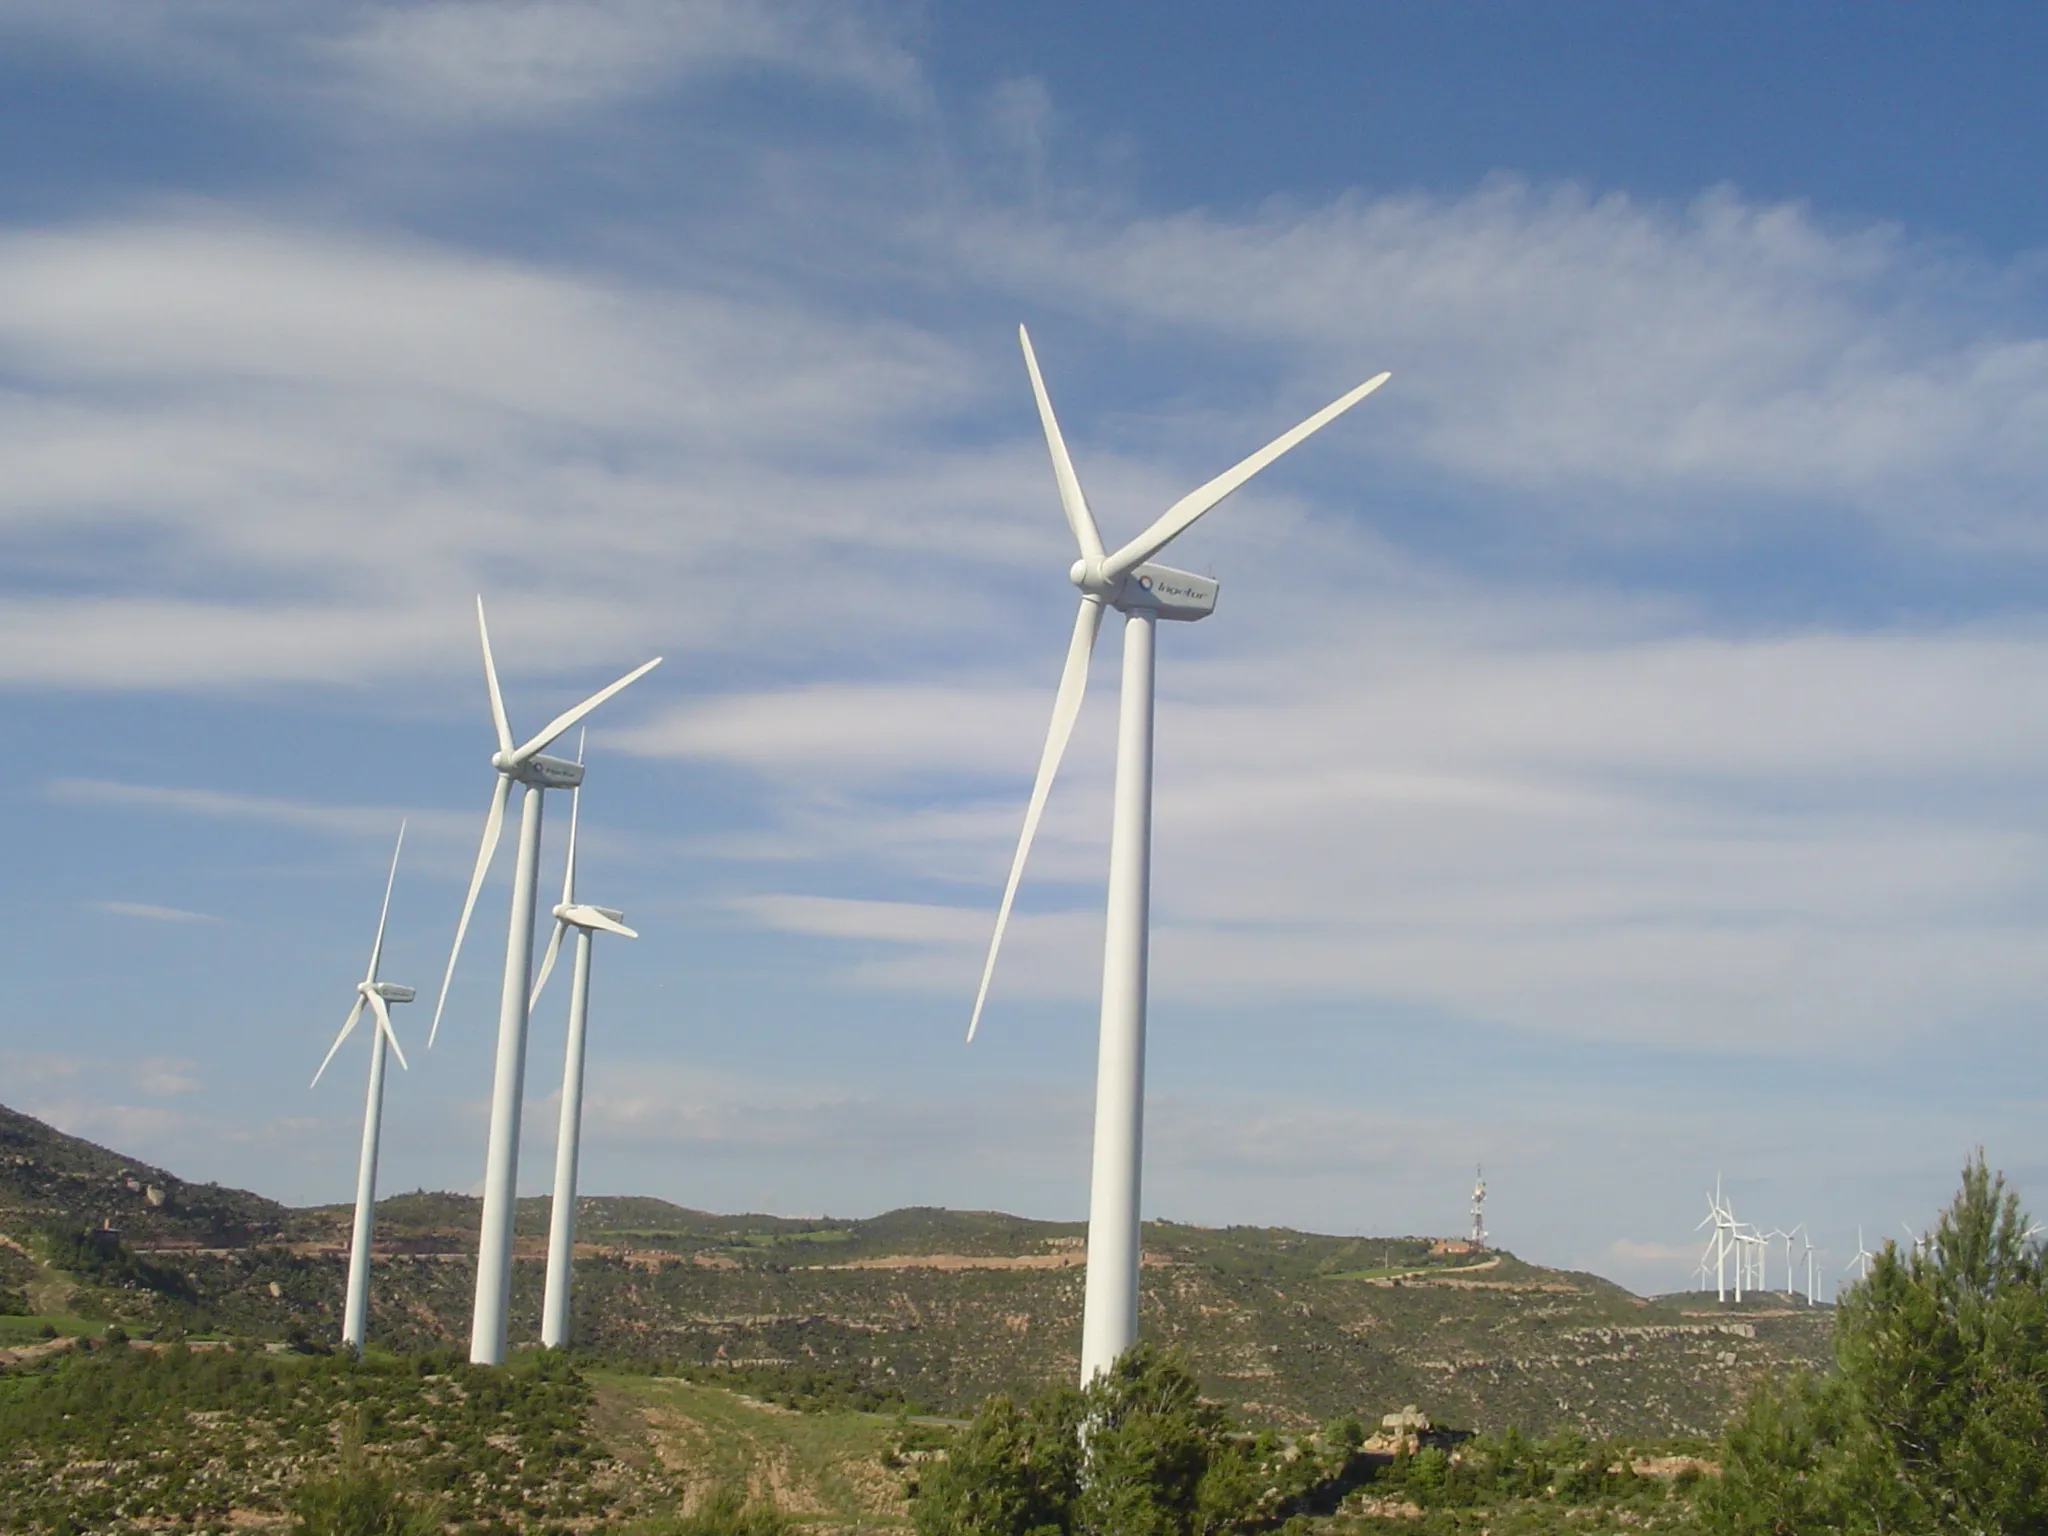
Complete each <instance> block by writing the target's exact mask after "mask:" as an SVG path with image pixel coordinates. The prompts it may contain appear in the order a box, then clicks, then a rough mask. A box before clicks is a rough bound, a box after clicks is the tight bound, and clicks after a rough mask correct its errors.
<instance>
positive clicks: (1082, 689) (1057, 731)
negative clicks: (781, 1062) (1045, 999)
mask: <svg viewBox="0 0 2048 1536" xmlns="http://www.w3.org/2000/svg"><path fill="white" fill-rule="evenodd" d="M1101 628H1102V603H1101V601H1100V600H1099V599H1097V598H1093V597H1084V598H1082V599H1081V611H1080V612H1079V613H1077V614H1076V615H1075V616H1074V638H1073V639H1072V640H1070V641H1069V642H1068V643H1067V664H1066V666H1065V667H1064V668H1062V669H1061V672H1060V688H1059V692H1058V693H1057V694H1055V695H1054V696H1053V701H1052V724H1051V726H1050V727H1048V728H1047V730H1046V733H1045V750H1044V751H1043V752H1042V753H1040V754H1039V758H1038V777H1037V779H1036V780H1034V781H1033V782H1032V785H1031V801H1030V803H1029V804H1028V805H1026V806H1025V808H1024V831H1023V833H1022V834H1021V835H1020V836H1019V837H1018V839H1017V853H1016V856H1015V857H1014V858H1012V859H1011V860H1010V878H1009V881H1008V883H1007V884H1005V885H1004V886H1003V901H1002V905H1001V906H999V907H998V908H997V909H996V931H995V933H994V934H993V935H992V936H991V937H990V939H989V941H988V959H987V961H986V962H984V963H983V965H982V968H981V987H980V989H979V990H978V991H976V992H975V994H974V1016H973V1017H972V1018H970V1019H969V1020H968V1021H967V1038H968V1040H969V1042H970V1043H971V1042H972V1041H973V1039H974V1032H975V1030H976V1029H978V1028H980V1026H981V1010H982V1007H983V1006H984V1005H985V1004H986V1003H987V1002H988V987H989V982H990V981H991V980H993V979H994V977H995V974H996V956H997V954H998V953H1000V952H1001V950H1002V947H1003V930H1004V929H1005V928H1006V927H1008V926H1009V922H1010V906H1011V904H1012V903H1013V902H1015V901H1016V899H1017V882H1018V881H1019V880H1021V879H1022V878H1023V877H1024V861H1025V859H1026V858H1028V857H1029V856H1030V854H1031V839H1032V838H1033V837H1034V836H1035V835H1036V834H1037V832H1038V818H1039V817H1040V816H1041V815H1042V814H1043V813H1044V811H1045V797H1046V796H1047V795H1048V794H1050V793H1051V792H1052V780H1053V775H1054V774H1056V773H1058V772H1059V769H1060V758H1061V757H1062V756H1064V755H1065V754H1066V750H1067V738H1068V737H1069V736H1072V735H1073V734H1074V720H1075V717H1076V716H1078V715H1079V714H1080V713H1081V699H1082V696H1083V695H1084V694H1086V693H1087V691H1088V659H1089V657H1090V656H1091V655H1092V654H1093V653H1094V650H1095V636H1096V632H1097V631H1099V630H1100V629H1101Z"/></svg>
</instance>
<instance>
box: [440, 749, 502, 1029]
mask: <svg viewBox="0 0 2048 1536" xmlns="http://www.w3.org/2000/svg"><path fill="white" fill-rule="evenodd" d="M511 794H512V781H511V780H510V779H508V778H506V777H505V775H504V774H502V773H501V774H499V775H498V782H497V785H496V786H495V787H494V788H493V789H492V790H491V808H490V810H489V812H488V813H487V814H486V815H485V816H484V840H483V844H482V846H480V847H479V848H478V849H477V852H476V869H475V870H474V871H473V872H472V873H471V874H470V877H469V894H468V895H467V896H465V897H463V899H462V920H461V921H460V922H458V923H457V924H456V925H455V945H454V947H453V948H452V949H450V950H449V951H448V969H447V970H445V971H443V972H442V973H441V996H440V998H439V999H438V1000H437V1001H436V1002H435V1004H434V1022H433V1024H432V1026H431V1027H430V1028H429V1029H428V1030H427V1049H428V1050H430V1051H431V1050H432V1049H433V1048H434V1037H435V1036H436V1035H438V1034H439V1033H440V1032H441V1010H442V1009H443V1008H446V1007H447V1006H448V984H449V983H450V982H452V981H454V980H455V962H456V961H457V960H459V959H460V958H461V957H462V936H463V935H464V934H466V933H468V932H469V915H470V914H471V913H472V912H474V911H476V893H477V892H478V891H480V890H482V889H483V885H484V876H485V875H486V874H487V873H489V872H490V868H491V855H492V854H494V853H496V852H497V851H498V833H499V832H500V831H501V830H502V829H503V828H504V825H505V802H506V800H507V799H509V798H510V797H511Z"/></svg>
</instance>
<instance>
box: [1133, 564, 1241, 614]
mask: <svg viewBox="0 0 2048 1536" xmlns="http://www.w3.org/2000/svg"><path fill="white" fill-rule="evenodd" d="M1216 590H1217V586H1216V581H1215V579H1214V578H1213V577H1209V576H1197V575H1196V574H1195V573H1194V572H1192V571H1176V570H1175V569H1174V568H1173V567H1172V566H1170V565H1153V564H1152V563H1151V562H1150V561H1147V562H1146V563H1145V564H1144V565H1141V566H1139V567H1138V568H1137V569H1136V570H1135V571H1133V572H1131V574H1130V575H1128V576H1126V577H1125V578H1124V582H1123V590H1122V591H1121V592H1119V593H1118V594H1117V596H1116V599H1115V603H1116V606H1117V608H1118V609H1120V610H1121V611H1122V612H1124V613H1133V612H1139V611H1145V612H1150V613H1153V614H1156V615H1157V616H1158V617H1160V618H1162V619H1180V620H1183V621H1185V622H1187V623H1193V622H1194V621H1195V620H1196V619H1206V618H1207V617H1209V615H1210V614H1212V613H1214V612H1215V611H1216Z"/></svg>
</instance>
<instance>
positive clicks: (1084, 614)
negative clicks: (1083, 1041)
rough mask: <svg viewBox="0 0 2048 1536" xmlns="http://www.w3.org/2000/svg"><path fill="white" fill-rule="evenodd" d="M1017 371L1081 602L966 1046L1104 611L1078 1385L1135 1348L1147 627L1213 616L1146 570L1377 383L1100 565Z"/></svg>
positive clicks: (1212, 594)
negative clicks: (1107, 705)
mask: <svg viewBox="0 0 2048 1536" xmlns="http://www.w3.org/2000/svg"><path fill="white" fill-rule="evenodd" d="M1017 337H1018V340H1019V341H1020V342H1021V343H1022V345H1023V348H1024V366H1025V368H1026V369H1027V370H1028V371H1029V373H1030V375H1031V390H1032V394H1033V395H1034V396H1035V397H1036V399H1037V402H1038V417H1039V422H1040V425H1041V426H1042V427H1043V428H1044V430H1045V441H1046V446H1047V448H1048V449H1049V450H1050V451H1051V453H1052V468H1053V478H1054V480H1055V481H1056V482H1057V483H1058V485H1059V495H1060V506H1061V507H1062V508H1063V509H1064V511H1065V512H1066V517H1067V526H1068V528H1069V529H1070V530H1071V531H1072V533H1073V535H1074V542H1075V544H1076V545H1077V546H1079V549H1080V558H1079V559H1078V560H1076V561H1075V562H1074V564H1073V567H1072V569H1071V570H1070V571H1069V572H1068V573H1067V574H1068V577H1069V579H1070V580H1072V582H1073V583H1074V585H1075V586H1077V587H1079V588H1080V589H1081V606H1080V611H1079V612H1078V613H1077V614H1076V615H1075V618H1074V633H1073V638H1072V639H1071V640H1070V641H1069V642H1068V645H1067V660H1066V665H1065V667H1064V668H1063V669H1062V670H1061V672H1060V685H1059V692H1058V693H1057V694H1056V695H1055V696H1054V699H1053V706H1052V724H1051V726H1050V728H1049V729H1048V730H1047V731H1046V736H1045V749H1044V751H1043V752H1042V753H1041V754H1040V756H1039V760H1038V775H1037V778H1036V779H1035V780H1034V781H1033V783H1032V786H1031V799H1030V802H1029V803H1028V805H1027V806H1026V808H1025V811H1024V829H1023V832H1022V834H1021V835H1020V836H1019V838H1018V839H1017V852H1016V856H1015V857H1014V858H1013V859H1012V860H1011V862H1010V876H1009V880H1008V882H1007V883H1006V884H1005V885H1004V887H1003V899H1002V904H1001V905H1000V907H998V908H997V911H996V925H995V932H994V934H993V935H992V936H991V938H990V939H989V946H988V960H987V962H986V964H984V965H983V967H982V972H981V986H980V989H979V990H978V991H977V992H976V993H975V997H974V1014H973V1017H972V1019H971V1020H970V1021H969V1023H968V1026H967V1038H968V1039H969V1040H970V1041H971V1040H973V1038H974V1031H975V1029H976V1028H977V1027H978V1026H979V1025H980V1023H981V1011H982V1007H983V1005H984V1004H985V1003H986V1002H987V1001H988V991H989V983H990V981H991V980H992V979H993V977H994V975H995V967H996V956H997V954H998V953H999V952H1000V950H1001V949H1002V943H1003V930H1004V928H1005V927H1006V926H1007V925H1008V923H1009V920H1010V907H1011V903H1012V902H1013V901H1014V900H1015V899H1016V895H1017V882H1018V881H1019V880H1020V879H1021V878H1022V877H1023V874H1024V861H1025V859H1026V857H1027V856H1028V855H1029V854H1030V852H1031V839H1032V836H1033V835H1034V834H1035V833H1036V832H1037V830H1038V820H1039V816H1040V815H1041V814H1042V813H1043V811H1044V809H1045V800H1046V796H1047V794H1048V793H1049V792H1050V791H1051V789H1052V781H1053V776H1054V774H1055V773H1057V772H1058V771H1059V765H1060V758H1061V757H1062V756H1063V755H1064V754H1065V752H1066V749H1067V738H1068V737H1069V736H1071V735H1072V734H1073V729H1074V720H1075V717H1076V716H1077V715H1078V714H1079V713H1080V711H1081V698H1082V695H1083V693H1084V692H1085V691H1086V689H1087V686H1088V661H1089V657H1090V656H1091V655H1092V654H1093V652H1094V649H1095V637H1096V634H1097V632H1098V631H1099V630H1100V629H1101V627H1102V617H1103V612H1104V610H1105V609H1109V608H1114V609H1116V610H1117V611H1118V612H1119V613H1121V614H1122V615H1123V616H1124V655H1123V681H1122V688H1121V690H1120V692H1119V696H1118V713H1117V754H1116V791H1115V802H1114V812H1113V819H1112V822H1111V828H1110V838H1109V901H1108V908H1109V911H1108V921H1107V924H1106V925H1105V930H1104V935H1103V953H1102V1024H1101V1035H1100V1043H1099V1047H1098V1055H1097V1061H1096V1074H1095V1150H1094V1171H1093V1175H1092V1177H1091V1180H1090V1190H1089V1199H1088V1280H1087V1293H1086V1301H1085V1303H1084V1307H1083V1315H1082V1324H1081V1382H1082V1384H1083V1385H1084V1386H1085V1385H1086V1384H1087V1383H1088V1382H1089V1381H1090V1380H1091V1379H1092V1378H1093V1377H1094V1376H1095V1375H1096V1374H1097V1373H1099V1372H1101V1371H1104V1370H1107V1369H1108V1367H1109V1366H1110V1364H1111V1363H1112V1362H1113V1361H1114V1360H1115V1359H1116V1357H1117V1356H1118V1355H1120V1354H1122V1353H1123V1351H1124V1350H1126V1349H1127V1348H1129V1347H1130V1345H1131V1344H1132V1343H1133V1342H1135V1340H1136V1339H1137V1336H1138V1260H1139V1247H1138V1187H1139V1178H1140V1164H1141V1154H1142V1148H1143V1142H1144V1113H1145V1102H1144V1101H1145V1000H1146V968H1147V963H1148V951H1149V948H1150V942H1149V932H1148V928H1149V923H1150V907H1151V882H1152V661H1153V642H1154V638H1155V635H1154V631H1155V627H1156V625H1157V622H1158V621H1159V620H1160V619H1176V620H1188V621H1192V620H1195V619H1201V618H1206V617H1207V616H1208V615H1209V614H1210V613H1212V612H1214V611H1215V607H1216V591H1217V586H1216V583H1215V582H1213V581H1211V580H1210V579H1208V578H1207V577H1205V576H1195V575H1191V574H1190V573H1188V572H1186V571H1177V570H1174V569H1172V568H1171V567H1168V566H1162V565H1152V564H1150V563H1149V562H1150V561H1151V559H1152V557H1153V556H1154V555H1156V554H1158V553H1159V552H1160V551H1161V550H1163V549H1164V548H1166V546H1167V545H1168V544H1170V543H1172V542H1173V540H1174V539H1175V538H1177V537H1178V536H1179V535H1180V534H1181V533H1182V532H1183V531H1185V530H1186V529H1187V527H1188V526H1189V525H1190V524H1191V523H1193V522H1194V521H1195V519H1197V518H1198V517H1200V516H1201V515H1202V514H1203V513H1205V512H1207V511H1208V510H1209V509H1210V508H1212V507H1214V506H1215V505H1216V504H1217V503H1218V502H1220V501H1222V500H1223V498H1224V497H1226V496H1228V495H1229V494H1230V493H1231V492H1232V491H1234V490H1236V489H1237V488H1238V487H1239V486H1241V485H1243V484H1244V483H1245V482H1246V481H1247V480H1249V479H1251V477H1252V476H1253V475H1255V474H1257V473H1258V472H1259V471H1260V470H1262V469H1264V468H1265V467H1266V466H1267V465H1268V464H1271V463H1272V462H1273V461H1274V460H1275V459H1277V458H1279V457H1280V456H1281V455H1282V454H1283V453H1285V452H1287V451H1288V450H1289V449H1290V448H1292V447H1294V446H1295V445H1296V444H1297V443H1299V442H1301V441H1302V440H1303V439H1305V438H1307V437H1308V436H1310V435H1311V434H1312V433H1314V432H1317V431H1319V430H1320V429H1322V428H1323V427H1324V426H1327V425H1328V424H1329V423H1330V422H1332V421H1334V420H1335V419H1336V418H1337V417H1338V416H1341V415H1342V414H1343V413H1344V412H1346V411H1348V410H1350V409H1351V407H1352V406H1354V405H1356V404H1358V402H1359V401H1361V400H1363V399H1364V398H1365V397H1366V396H1367V395H1369V394H1371V393H1372V392H1373V391H1374V390H1376V389H1378V388H1379V387H1380V385H1382V384H1384V383H1385V382H1386V381H1387V378H1388V377H1389V376H1388V375H1387V374H1384V373H1382V374H1379V375H1377V376H1376V377H1374V378H1371V379H1368V380H1366V381H1365V383H1363V384H1361V385H1359V386H1358V387H1357V388H1356V389H1354V390H1352V391H1351V392H1350V393H1349V394H1347V395H1344V396H1342V397H1340V398H1339V399H1337V400H1334V401H1332V402H1331V403H1330V404H1329V405H1326V406H1324V407H1323V409H1322V410H1320V411H1318V412H1316V414H1315V415H1313V416H1311V417H1309V418H1308V420H1306V421H1304V422H1302V423H1301V424H1300V425H1299V426H1297V427H1295V428H1294V429H1293V430H1292V431H1289V432H1287V433H1284V434H1283V435H1281V436H1280V437H1277V438H1275V439H1274V440H1273V441H1272V442H1270V443H1268V444H1267V445H1266V446H1265V447H1263V448H1261V449H1260V450H1259V451H1258V452H1257V453H1254V454H1253V455H1251V457H1249V458H1247V459H1244V460H1241V461H1240V462H1239V463H1237V464H1235V465H1233V466H1232V467H1231V468H1229V469H1227V470H1225V471H1224V472H1223V473H1222V474H1220V475H1218V476H1217V477H1216V478H1215V479H1213V480H1211V481H1209V482H1208V483H1207V484H1206V485H1203V486H1201V487H1200V488H1199V489H1197V490H1194V491H1191V492H1189V493H1188V494H1187V495H1186V496H1183V497H1182V498H1181V499H1180V500H1179V501H1177V502H1175V503H1174V504H1173V505H1172V506H1171V507H1169V508H1167V509H1166V511H1165V513H1164V514H1162V515H1161V516H1160V517H1159V519H1158V520H1157V521H1156V522H1154V523H1153V524H1152V525H1151V527H1149V528H1147V529H1146V530H1145V531H1144V532H1143V533H1141V534H1139V535H1138V536H1137V537H1136V538H1135V539H1132V540H1131V541H1130V542H1129V543H1128V544H1125V545H1124V546H1123V547H1122V548H1120V549H1117V550H1115V551H1114V552H1108V551H1105V549H1104V548H1103V544H1102V535H1101V534H1100V532H1098V530H1097V528H1096V525H1095V516H1094V514H1093V513H1092V512H1091V511H1090V510H1089V508H1088V501H1087V498H1086V497H1085V496H1084V495H1083V494H1082V491H1081V482H1080V479H1079V478H1078V477H1077V476H1076V475H1075V473H1074V465H1073V461H1072V459H1070V458H1069V457H1068V455H1067V445H1066V442H1065V440H1064V439H1063V438H1062V437H1061V436H1060V429H1059V423H1058V421H1057V420H1055V419H1054V416H1053V409H1052V401H1051V400H1050V399H1049V398H1048V397H1047V395H1046V391H1045V381H1044V379H1043V378H1041V377H1040V375H1039V371H1038V359H1037V357H1036V356H1035V355H1034V354H1033V352H1032V350H1031V338H1030V336H1029V335H1028V334H1026V332H1025V330H1024V328H1023V327H1022V326H1019V327H1018V328H1017Z"/></svg>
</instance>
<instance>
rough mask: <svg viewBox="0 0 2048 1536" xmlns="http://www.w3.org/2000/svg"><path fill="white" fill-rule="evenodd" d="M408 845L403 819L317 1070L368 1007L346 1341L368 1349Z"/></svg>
mask: <svg viewBox="0 0 2048 1536" xmlns="http://www.w3.org/2000/svg"><path fill="white" fill-rule="evenodd" d="M404 847H405V823H404V822H402V821H401V822H400V823H399V824H398V843H397V846H396V847H394V848H393V849H392V850H391V870H390V872H389V873H388V874H386V875H385V876H384V905H383V906H382V907H381V908H379V909H378V912H377V937H376V938H375V939H374V940H373V941H372V942H371V944H370V964H369V966H368V967H367V968H366V969H365V970H364V972H363V979H362V980H361V981H359V982H357V983H356V1000H355V1003H354V1005H353V1006H351V1007H350V1009H349V1011H348V1017H347V1018H345V1019H343V1020H342V1021H341V1032H340V1033H339V1034H337V1035H336V1036H335V1037H334V1044H332V1045H330V1046H328V1047H327V1054H326V1056H324V1057H322V1058H321V1061H320V1070H319V1071H318V1072H315V1073H314V1074H313V1086H314V1087H315V1088H317V1087H319V1086H320V1079H321V1078H322V1077H323V1076H324V1075H325V1074H326V1072H327V1064H328V1063H329V1062H331V1061H333V1060H334V1053H335V1052H336V1051H338V1050H340V1049H341V1043H342V1041H344V1040H346V1039H347V1038H348V1037H349V1032H350V1031H351V1030H353V1029H354V1028H355V1027H356V1020H358V1019H360V1018H361V1017H362V1016H363V1010H364V1009H365V1008H368V1009H369V1010H370V1013H371V1016H372V1017H374V1018H375V1019H376V1021H377V1025H376V1028H374V1029H373V1030H371V1031H370V1091H369V1096H368V1098H367V1100H366V1101H365V1103H364V1105H363V1150H362V1155H361V1157H360V1158H359V1159H358V1161H357V1163H356V1220H355V1231H354V1232H353V1233H352V1234H351V1235H350V1237H349V1245H348V1299H347V1302H346V1303H345V1304H344V1306H343V1308H342V1317H341V1342H342V1343H343V1344H346V1345H347V1346H348V1347H349V1348H350V1349H355V1350H360V1349H361V1348H362V1347H363V1340H364V1339H365V1338H366V1337H367V1335H368V1331H369V1321H370V1229H371V1227H372V1225H373V1224H374V1223H375V1222H376V1219H377V1139H378V1137H379V1135H380V1134H381V1132H382V1127H383V1123H384V1047H385V1046H386V1045H387V1044H388V1045H389V1046H390V1047H391V1053H392V1054H393V1055H394V1056H396V1057H397V1058H398V1064H399V1066H401V1067H404V1066H405V1052H404V1051H401V1050H400V1049H399V1048H398V1036H397V1034H396V1033H395V1032H394V1031H393V1030H392V1028H391V1009H390V1006H389V1005H390V1004H392V1003H409V1002H411V1001H412V1000H413V997H414V993H413V989H412V988H411V987H401V986H400V985H399V984H398V983H397V982H395V981H379V980H378V979H377V971H378V967H379V966H381V965H382V964H383V961H384V924H385V921H386V920H387V919H388V918H389V917H390V916H391V886H392V882H393V881H395V880H396V879H397V878H398V855H399V853H400V852H401V851H402V850H403V849H404ZM408 1070H410V1069H408Z"/></svg>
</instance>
